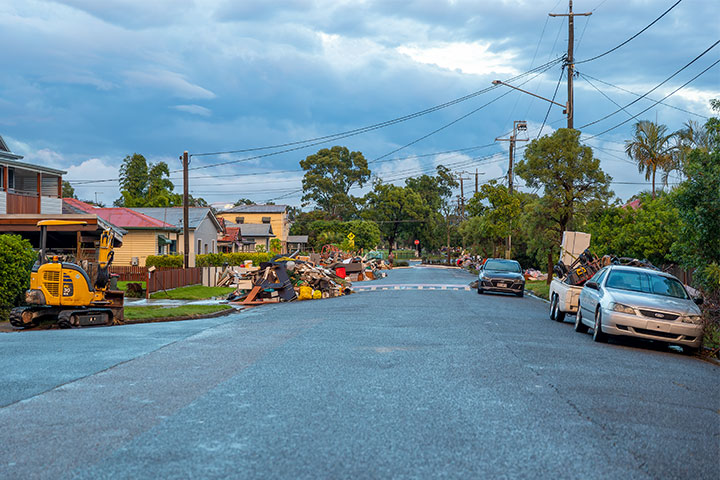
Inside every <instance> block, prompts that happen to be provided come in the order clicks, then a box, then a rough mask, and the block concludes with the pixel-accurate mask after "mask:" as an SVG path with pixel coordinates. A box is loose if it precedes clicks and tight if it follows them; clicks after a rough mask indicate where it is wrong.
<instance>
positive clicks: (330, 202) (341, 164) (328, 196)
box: [300, 145, 370, 218]
mask: <svg viewBox="0 0 720 480" xmlns="http://www.w3.org/2000/svg"><path fill="white" fill-rule="evenodd" d="M300 167H302V169H303V170H305V175H304V176H303V181H302V187H303V197H302V200H303V202H308V201H313V202H315V204H316V205H317V206H318V207H319V208H320V209H322V210H324V211H325V212H327V213H328V214H329V215H330V216H332V217H341V218H342V217H347V216H349V215H352V214H353V212H354V210H355V204H356V199H355V198H353V197H352V196H351V195H350V194H349V192H350V189H351V188H352V187H353V186H355V185H357V186H359V187H362V186H363V185H364V184H365V183H366V182H367V181H368V180H369V179H370V169H369V168H368V163H367V160H366V159H365V157H364V156H363V154H362V153H361V152H351V151H349V150H348V149H347V147H340V146H337V145H336V146H334V147H332V148H330V149H327V148H323V149H322V150H320V151H318V152H317V153H315V154H313V155H309V156H308V157H307V158H305V160H301V161H300Z"/></svg>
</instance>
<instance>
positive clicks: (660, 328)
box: [647, 322, 671, 333]
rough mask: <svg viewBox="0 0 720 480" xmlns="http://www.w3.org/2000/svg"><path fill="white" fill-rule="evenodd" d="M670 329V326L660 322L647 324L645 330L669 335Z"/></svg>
mask: <svg viewBox="0 0 720 480" xmlns="http://www.w3.org/2000/svg"><path fill="white" fill-rule="evenodd" d="M670 327H671V325H670V324H668V323H660V322H648V325H647V329H648V330H653V331H655V332H665V333H670Z"/></svg>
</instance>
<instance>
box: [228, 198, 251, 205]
mask: <svg viewBox="0 0 720 480" xmlns="http://www.w3.org/2000/svg"><path fill="white" fill-rule="evenodd" d="M238 205H255V202H253V201H252V200H250V199H249V198H240V199H239V200H238V201H237V202H235V203H233V206H234V207H237V206H238Z"/></svg>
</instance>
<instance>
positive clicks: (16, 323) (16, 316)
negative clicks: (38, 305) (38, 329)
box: [10, 307, 35, 328]
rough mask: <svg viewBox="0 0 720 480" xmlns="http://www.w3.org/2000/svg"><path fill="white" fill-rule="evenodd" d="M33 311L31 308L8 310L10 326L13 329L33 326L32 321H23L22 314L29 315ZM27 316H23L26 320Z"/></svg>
mask: <svg viewBox="0 0 720 480" xmlns="http://www.w3.org/2000/svg"><path fill="white" fill-rule="evenodd" d="M32 310H33V307H15V308H13V309H12V310H10V325H12V326H13V327H15V328H27V327H32V326H35V324H34V323H33V322H32V320H28V322H24V321H23V313H25V312H29V313H31V312H32ZM27 316H28V315H27V314H26V315H25V318H27Z"/></svg>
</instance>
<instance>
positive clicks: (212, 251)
mask: <svg viewBox="0 0 720 480" xmlns="http://www.w3.org/2000/svg"><path fill="white" fill-rule="evenodd" d="M210 253H215V240H212V249H211V250H210Z"/></svg>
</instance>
